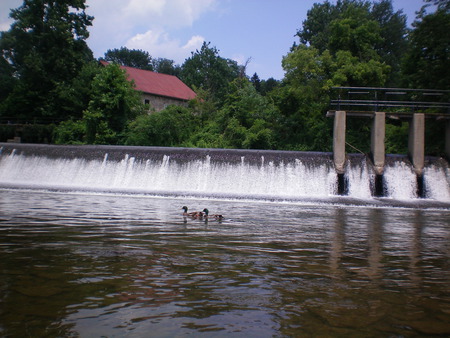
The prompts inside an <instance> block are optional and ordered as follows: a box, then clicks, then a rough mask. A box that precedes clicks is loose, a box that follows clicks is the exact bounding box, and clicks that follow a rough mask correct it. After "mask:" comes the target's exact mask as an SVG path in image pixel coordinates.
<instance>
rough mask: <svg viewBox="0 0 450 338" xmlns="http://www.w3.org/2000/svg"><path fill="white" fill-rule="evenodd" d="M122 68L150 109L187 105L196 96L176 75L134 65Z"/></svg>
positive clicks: (103, 62)
mask: <svg viewBox="0 0 450 338" xmlns="http://www.w3.org/2000/svg"><path fill="white" fill-rule="evenodd" d="M100 63H101V64H102V65H103V66H107V65H109V63H108V62H106V61H100ZM120 68H122V69H124V70H125V71H126V73H127V75H128V78H129V80H130V81H133V82H134V84H135V89H136V90H137V91H139V92H141V94H142V102H143V103H144V104H147V105H149V107H150V109H149V110H151V109H154V110H155V111H160V110H162V109H164V108H166V107H167V106H168V105H172V104H174V105H178V106H184V107H186V106H187V104H188V101H189V100H192V99H194V98H195V97H196V94H195V92H194V91H193V90H192V89H191V88H189V87H188V86H187V85H186V84H184V83H183V81H181V80H180V79H179V78H177V77H176V76H173V75H167V74H161V73H156V72H151V71H149V70H142V69H138V68H132V67H125V66H121V67H120Z"/></svg>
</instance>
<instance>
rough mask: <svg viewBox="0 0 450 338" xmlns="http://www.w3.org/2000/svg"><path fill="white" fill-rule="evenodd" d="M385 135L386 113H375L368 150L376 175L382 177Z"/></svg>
mask: <svg viewBox="0 0 450 338" xmlns="http://www.w3.org/2000/svg"><path fill="white" fill-rule="evenodd" d="M385 135H386V113H380V112H376V113H375V116H374V118H373V121H372V136H371V144H370V150H371V153H372V162H373V165H374V170H375V173H376V174H377V175H382V174H383V171H384V161H385V145H384V138H385Z"/></svg>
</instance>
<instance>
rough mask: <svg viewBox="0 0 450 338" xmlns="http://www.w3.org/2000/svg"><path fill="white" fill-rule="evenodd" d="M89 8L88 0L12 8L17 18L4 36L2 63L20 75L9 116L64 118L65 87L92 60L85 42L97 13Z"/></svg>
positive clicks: (32, 0) (6, 107) (40, 0)
mask: <svg viewBox="0 0 450 338" xmlns="http://www.w3.org/2000/svg"><path fill="white" fill-rule="evenodd" d="M85 9H86V6H85V0H61V1H51V0H25V1H24V3H23V5H22V6H21V7H19V8H18V9H14V10H12V11H11V14H10V16H11V17H12V18H13V19H14V20H15V22H14V23H13V24H12V26H11V28H10V30H9V31H7V32H3V33H2V34H1V37H0V57H1V58H2V59H3V61H2V62H1V63H2V64H4V62H5V61H6V62H7V63H8V64H9V65H10V66H11V71H12V74H13V76H14V78H15V79H17V80H16V81H14V86H13V88H12V90H11V92H10V93H9V95H8V96H7V98H6V100H5V101H4V102H3V105H2V108H3V111H4V112H6V114H10V115H15V116H17V117H23V118H26V119H28V120H30V119H32V118H35V117H38V118H39V117H52V118H65V116H60V113H59V107H60V106H61V105H62V101H63V100H64V98H63V97H61V96H60V94H61V88H64V87H65V86H66V85H67V84H68V83H70V82H71V81H72V79H73V78H74V77H76V76H77V74H78V72H79V71H80V69H81V68H82V66H83V64H85V63H86V62H89V61H90V60H92V59H93V58H92V52H91V51H90V49H89V48H88V47H87V44H86V42H85V40H86V39H87V38H88V37H89V33H88V30H87V27H88V26H90V25H91V24H92V20H93V17H91V16H89V15H87V14H86V13H85ZM62 51H64V52H62Z"/></svg>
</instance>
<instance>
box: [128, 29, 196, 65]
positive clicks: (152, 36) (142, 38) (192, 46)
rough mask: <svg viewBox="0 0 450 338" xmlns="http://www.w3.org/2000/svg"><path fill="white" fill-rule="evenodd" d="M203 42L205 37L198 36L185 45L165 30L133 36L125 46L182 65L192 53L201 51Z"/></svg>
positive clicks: (150, 31)
mask: <svg viewBox="0 0 450 338" xmlns="http://www.w3.org/2000/svg"><path fill="white" fill-rule="evenodd" d="M203 41H205V39H204V38H203V37H201V36H198V35H196V36H193V37H192V38H191V39H190V40H189V41H188V42H187V43H185V44H184V45H183V44H182V43H181V42H180V41H179V40H177V39H172V38H171V37H170V35H169V34H168V33H166V32H165V31H163V30H149V31H147V32H146V33H144V34H137V35H135V36H133V37H132V38H130V39H129V40H128V41H127V42H126V44H125V46H126V47H127V48H130V49H142V50H145V51H147V52H149V53H150V55H151V56H153V57H163V58H168V59H171V60H174V61H175V62H176V63H179V64H181V63H183V62H184V60H185V59H186V58H188V57H189V56H190V55H191V52H192V51H195V50H196V49H200V47H201V45H202V44H203Z"/></svg>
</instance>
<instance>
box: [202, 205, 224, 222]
mask: <svg viewBox="0 0 450 338" xmlns="http://www.w3.org/2000/svg"><path fill="white" fill-rule="evenodd" d="M203 212H204V213H205V218H207V219H208V218H209V219H215V220H216V221H221V220H223V219H224V217H223V216H222V215H218V214H214V215H210V214H209V210H208V209H206V208H205V209H203Z"/></svg>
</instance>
